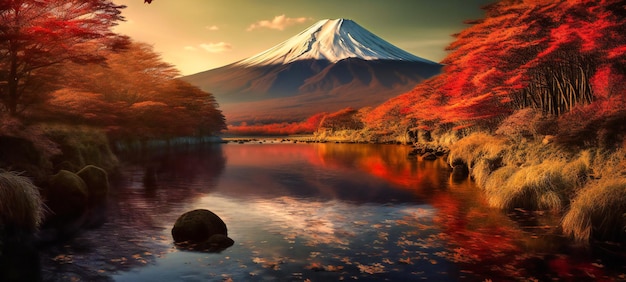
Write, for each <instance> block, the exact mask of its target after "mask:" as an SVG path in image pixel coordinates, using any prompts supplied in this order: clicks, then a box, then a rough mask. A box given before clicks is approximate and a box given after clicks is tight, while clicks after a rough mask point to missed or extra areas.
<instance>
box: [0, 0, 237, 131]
mask: <svg viewBox="0 0 626 282" xmlns="http://www.w3.org/2000/svg"><path fill="white" fill-rule="evenodd" d="M123 8H124V6H118V5H116V4H114V3H113V2H111V1H27V0H23V1H2V4H0V20H1V23H2V24H1V26H0V105H1V114H2V119H3V121H4V122H3V128H6V127H8V124H11V123H19V124H21V125H22V126H26V127H29V126H37V125H38V124H41V123H45V124H71V125H85V126H89V127H93V128H97V129H99V130H103V131H104V132H105V133H106V134H107V136H108V137H109V138H112V139H114V140H148V139H167V138H172V137H178V136H206V135H213V134H217V133H219V132H220V131H221V130H222V129H224V127H225V121H224V117H223V115H222V113H221V111H220V110H219V109H218V105H217V102H216V101H215V99H214V97H213V95H212V94H210V93H206V92H203V91H201V90H200V89H199V88H197V87H194V86H192V85H190V84H188V83H186V82H183V81H182V80H179V79H178V78H177V77H178V76H179V75H180V74H179V73H178V71H177V70H176V68H175V67H174V66H172V65H170V64H168V63H165V62H163V61H162V59H161V58H160V56H159V54H157V53H155V52H154V50H153V48H152V46H150V45H148V44H146V43H141V42H135V41H133V40H132V39H130V38H128V37H126V36H124V35H120V34H116V33H114V32H112V28H113V27H114V26H115V25H117V23H118V22H120V21H123V20H124V17H123V16H122V15H121V12H122V10H123ZM7 131H9V130H8V129H5V130H4V131H1V130H0V133H2V134H4V135H7V134H10V132H7Z"/></svg>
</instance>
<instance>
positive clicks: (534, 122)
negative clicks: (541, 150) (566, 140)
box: [496, 108, 558, 140]
mask: <svg viewBox="0 0 626 282" xmlns="http://www.w3.org/2000/svg"><path fill="white" fill-rule="evenodd" d="M557 131H558V125H557V122H556V118H554V117H551V116H546V115H544V114H542V113H541V111H540V110H537V109H532V108H526V109H522V110H518V111H516V112H515V113H513V114H512V115H510V116H509V117H507V118H506V119H504V121H502V123H501V124H500V125H499V126H498V129H497V130H496V134H498V135H503V136H507V137H509V138H512V139H516V140H519V139H522V138H528V139H535V138H537V137H538V136H539V135H554V134H556V133H557Z"/></svg>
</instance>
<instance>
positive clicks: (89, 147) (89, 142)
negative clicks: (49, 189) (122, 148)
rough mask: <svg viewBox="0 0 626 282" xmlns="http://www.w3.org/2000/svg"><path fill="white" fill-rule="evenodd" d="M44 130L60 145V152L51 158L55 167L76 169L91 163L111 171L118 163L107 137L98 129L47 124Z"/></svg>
mask: <svg viewBox="0 0 626 282" xmlns="http://www.w3.org/2000/svg"><path fill="white" fill-rule="evenodd" d="M44 130H45V132H46V135H47V136H48V137H49V138H50V139H52V140H53V141H55V142H56V143H57V144H59V145H60V147H61V151H62V154H60V155H57V156H56V157H55V158H53V159H52V160H53V163H54V164H55V165H56V167H57V169H65V170H69V171H78V170H79V169H81V168H83V167H85V166H86V165H90V164H91V165H96V166H98V167H100V168H103V169H104V170H106V171H112V170H114V169H115V168H116V167H117V165H118V160H117V157H115V155H114V154H113V152H112V151H111V148H110V147H109V141H108V138H107V136H106V135H105V133H104V131H102V130H100V129H96V128H93V127H87V126H72V127H70V126H65V125H55V124H48V125H47V126H46V128H45V129H44Z"/></svg>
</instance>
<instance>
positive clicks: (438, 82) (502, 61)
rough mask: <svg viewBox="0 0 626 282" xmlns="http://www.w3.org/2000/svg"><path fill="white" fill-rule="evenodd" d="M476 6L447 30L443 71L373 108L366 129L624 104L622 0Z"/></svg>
mask: <svg viewBox="0 0 626 282" xmlns="http://www.w3.org/2000/svg"><path fill="white" fill-rule="evenodd" d="M484 9H485V15H486V16H485V18H484V19H481V20H473V21H468V22H467V23H468V24H470V25H471V26H469V27H468V28H467V29H465V30H463V31H462V32H460V33H459V34H457V35H455V37H456V39H455V41H454V42H453V43H452V44H451V45H450V46H449V47H448V51H450V53H449V55H448V56H447V57H446V58H445V59H444V60H443V61H442V63H443V64H444V65H445V67H444V68H443V73H442V74H440V75H439V76H437V77H435V78H433V79H431V80H429V81H426V82H424V83H422V84H421V85H418V86H417V87H416V88H415V89H414V90H413V91H411V92H409V93H406V94H403V95H401V96H399V97H397V98H394V99H392V100H390V101H388V102H387V103H384V104H383V105H381V106H380V107H378V108H376V109H374V110H373V111H372V112H371V114H370V115H369V116H368V117H367V118H366V123H367V124H368V126H370V127H374V126H373V125H372V123H374V124H375V123H379V125H380V124H383V127H387V128H388V126H385V125H384V123H388V124H389V123H393V124H398V123H401V122H408V123H410V124H409V126H408V127H411V126H428V124H432V123H433V122H435V123H447V124H450V123H452V124H455V125H456V127H457V128H460V127H465V126H471V125H477V124H478V125H483V126H492V125H494V124H495V123H497V122H498V121H499V120H500V119H501V118H502V117H504V116H506V115H508V114H510V113H511V112H512V111H514V110H516V109H520V108H526V107H532V108H537V109H540V110H542V112H544V113H545V114H551V115H557V116H558V115H564V114H566V113H568V112H570V111H571V110H572V109H574V108H576V107H580V106H585V105H590V104H594V103H598V102H600V103H603V105H604V106H599V105H597V106H594V109H602V111H604V112H606V113H608V110H607V109H608V108H612V109H613V111H617V109H619V107H620V106H618V105H624V103H623V102H622V101H624V100H626V98H624V96H625V94H626V91H624V87H620V85H623V82H622V81H623V79H624V77H625V76H626V67H625V66H626V8H625V3H624V1H623V0H600V1H591V0H573V1H549V0H541V1H537V0H502V1H498V2H496V3H493V4H490V5H488V6H485V7H484ZM622 108H623V107H622ZM398 120H400V121H398Z"/></svg>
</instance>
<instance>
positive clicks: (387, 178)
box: [42, 144, 624, 281]
mask: <svg viewBox="0 0 626 282" xmlns="http://www.w3.org/2000/svg"><path fill="white" fill-rule="evenodd" d="M409 150H410V148H409V147H405V146H394V145H362V144H360V145H355V144H243V145H240V144H226V145H211V146H204V147H200V148H188V149H186V150H177V151H172V150H170V151H167V150H163V151H157V152H151V153H150V154H147V153H145V152H144V153H137V154H131V155H128V156H124V157H123V160H124V163H125V169H124V170H125V173H124V175H125V176H124V178H123V179H122V180H121V181H120V182H118V183H116V185H115V186H116V189H115V190H114V195H112V196H113V198H112V199H111V202H110V209H111V210H112V212H111V214H110V217H109V220H108V222H107V223H105V225H104V226H103V227H101V228H99V229H95V230H89V231H86V232H84V233H83V234H81V236H79V237H78V238H76V239H75V240H73V241H72V242H68V244H65V245H63V246H57V247H56V248H53V249H51V250H47V251H46V252H45V253H44V254H42V256H43V257H44V258H43V259H42V262H43V264H44V275H45V278H47V280H49V281H67V280H71V279H72V278H77V279H80V280H116V281H206V280H229V279H232V280H235V281H250V280H252V281H260V280H272V281H273V280H289V281H290V280H295V281H303V280H306V279H311V280H313V281H316V280H348V279H350V280H352V279H359V280H391V281H409V280H420V279H430V280H435V281H456V280H463V279H465V280H484V279H493V280H494V281H500V280H502V279H504V280H528V279H532V278H536V279H540V280H550V279H557V278H559V279H566V278H567V279H569V278H572V277H574V278H576V279H578V280H580V279H583V280H584V279H587V278H589V277H590V276H589V273H591V274H593V275H595V277H596V278H601V277H605V278H606V277H613V278H615V277H619V275H620V274H621V273H620V272H622V271H624V269H623V267H621V266H617V267H612V268H611V269H610V270H609V269H606V268H604V265H605V262H604V261H602V260H600V259H599V258H598V257H594V256H592V255H590V254H589V253H588V252H587V253H585V252H582V253H576V255H573V254H574V252H575V251H578V249H575V248H571V247H570V246H569V245H568V244H567V241H566V240H563V238H560V237H558V236H557V235H555V234H558V233H557V231H558V230H556V227H555V226H556V222H555V221H554V220H555V217H551V216H549V215H542V214H538V213H531V212H527V211H516V212H515V213H514V214H508V215H507V214H505V213H503V212H500V211H497V210H493V209H490V208H488V207H487V205H486V203H485V200H484V199H483V198H482V194H481V193H480V192H479V191H478V190H477V188H476V187H475V186H474V184H473V183H472V182H471V181H469V180H463V181H459V180H457V181H453V179H451V177H450V173H449V168H448V166H447V165H446V164H445V163H444V161H443V160H437V161H432V162H426V161H418V160H410V159H407V157H406V156H407V155H408V151H409ZM197 208H203V209H209V210H211V211H213V212H214V213H216V214H218V215H219V216H220V217H221V218H222V219H223V220H224V221H225V222H226V224H227V225H228V230H229V231H228V234H229V237H232V239H234V240H235V242H236V244H235V245H234V246H232V247H230V248H229V249H226V250H224V251H223V252H222V253H219V254H206V253H197V252H185V251H180V250H178V249H176V248H174V246H173V244H172V242H171V241H172V240H171V236H170V234H169V232H170V229H171V227H172V225H173V222H174V221H175V220H176V218H177V217H178V216H179V215H180V214H182V213H184V212H186V211H189V210H192V209H197ZM512 218H518V220H517V221H515V220H512ZM68 258H69V262H70V263H68ZM573 258H575V259H573ZM572 265H573V266H572ZM565 266H567V267H565ZM603 268H604V269H603ZM572 279H573V278H572Z"/></svg>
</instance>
